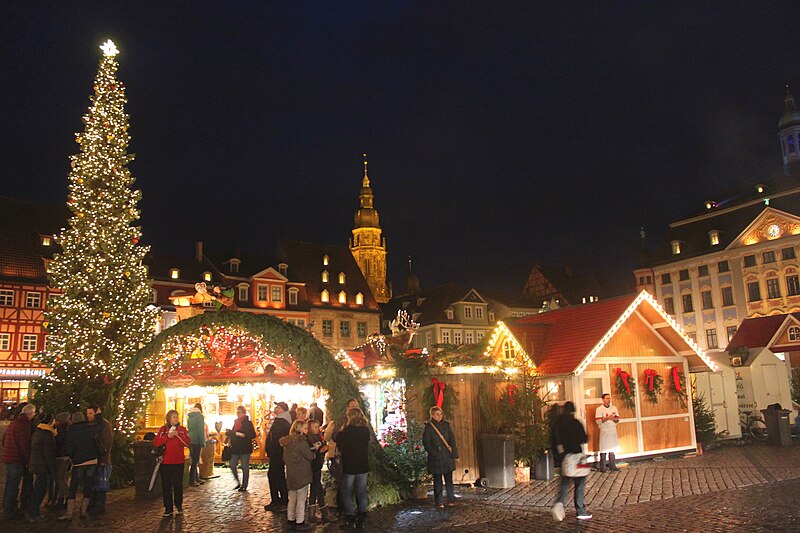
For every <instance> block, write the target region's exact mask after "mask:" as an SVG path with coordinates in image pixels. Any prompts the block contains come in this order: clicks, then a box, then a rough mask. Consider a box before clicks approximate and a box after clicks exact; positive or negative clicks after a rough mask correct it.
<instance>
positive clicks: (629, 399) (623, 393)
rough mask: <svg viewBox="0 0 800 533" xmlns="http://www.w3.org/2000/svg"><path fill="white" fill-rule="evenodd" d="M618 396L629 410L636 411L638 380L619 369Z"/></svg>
mask: <svg viewBox="0 0 800 533" xmlns="http://www.w3.org/2000/svg"><path fill="white" fill-rule="evenodd" d="M617 394H619V396H620V398H622V401H623V402H624V403H625V405H626V406H628V408H629V409H636V380H635V379H634V377H633V376H631V375H630V374H628V373H627V372H625V371H624V370H622V369H621V368H617Z"/></svg>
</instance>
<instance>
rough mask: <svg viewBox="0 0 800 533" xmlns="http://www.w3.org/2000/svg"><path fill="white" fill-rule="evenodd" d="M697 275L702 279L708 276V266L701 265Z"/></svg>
mask: <svg viewBox="0 0 800 533" xmlns="http://www.w3.org/2000/svg"><path fill="white" fill-rule="evenodd" d="M697 275H698V276H700V277H701V278H702V277H704V276H708V265H700V266H699V267H697Z"/></svg>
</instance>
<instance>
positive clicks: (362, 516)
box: [356, 513, 367, 529]
mask: <svg viewBox="0 0 800 533" xmlns="http://www.w3.org/2000/svg"><path fill="white" fill-rule="evenodd" d="M366 521H367V513H358V516H357V517H356V529H364V523H365V522H366Z"/></svg>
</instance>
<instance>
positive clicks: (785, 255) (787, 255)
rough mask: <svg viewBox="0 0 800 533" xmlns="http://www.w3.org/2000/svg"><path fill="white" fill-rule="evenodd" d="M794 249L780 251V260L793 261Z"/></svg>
mask: <svg viewBox="0 0 800 533" xmlns="http://www.w3.org/2000/svg"><path fill="white" fill-rule="evenodd" d="M794 258H795V255H794V248H784V249H783V250H781V259H783V260H784V261H786V260H787V259H794Z"/></svg>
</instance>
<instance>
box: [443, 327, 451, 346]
mask: <svg viewBox="0 0 800 533" xmlns="http://www.w3.org/2000/svg"><path fill="white" fill-rule="evenodd" d="M442 344H450V330H449V329H443V330H442Z"/></svg>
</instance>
